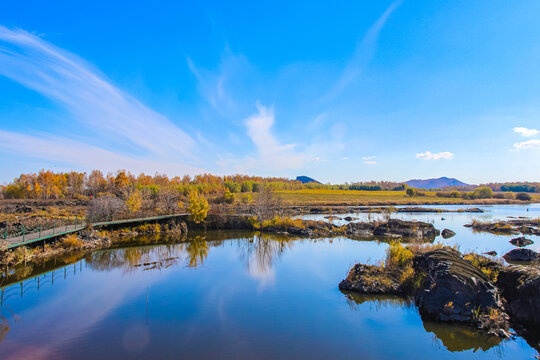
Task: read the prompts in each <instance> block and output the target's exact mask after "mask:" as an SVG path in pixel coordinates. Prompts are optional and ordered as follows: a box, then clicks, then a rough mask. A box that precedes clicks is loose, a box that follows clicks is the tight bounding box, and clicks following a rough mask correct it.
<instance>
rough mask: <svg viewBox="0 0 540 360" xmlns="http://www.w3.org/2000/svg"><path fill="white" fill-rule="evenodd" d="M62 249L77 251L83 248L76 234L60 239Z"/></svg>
mask: <svg viewBox="0 0 540 360" xmlns="http://www.w3.org/2000/svg"><path fill="white" fill-rule="evenodd" d="M62 247H64V248H66V249H79V248H82V247H83V242H82V240H81V239H79V237H78V236H77V235H76V234H69V235H66V236H64V238H63V239H62Z"/></svg>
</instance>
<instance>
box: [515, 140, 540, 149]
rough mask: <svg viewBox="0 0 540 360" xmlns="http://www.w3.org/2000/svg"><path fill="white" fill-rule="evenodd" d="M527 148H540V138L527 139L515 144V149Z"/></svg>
mask: <svg viewBox="0 0 540 360" xmlns="http://www.w3.org/2000/svg"><path fill="white" fill-rule="evenodd" d="M526 149H535V150H536V149H540V140H527V141H523V142H519V143H515V144H514V149H513V150H514V151H519V150H526Z"/></svg>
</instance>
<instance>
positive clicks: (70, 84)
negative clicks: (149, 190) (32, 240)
mask: <svg viewBox="0 0 540 360" xmlns="http://www.w3.org/2000/svg"><path fill="white" fill-rule="evenodd" d="M0 76H5V77H7V78H9V79H11V80H13V81H15V82H17V83H19V84H21V85H23V86H25V87H27V88H29V89H31V90H34V91H36V92H38V93H40V94H41V95H43V96H45V97H47V98H48V99H50V100H51V101H53V102H54V103H56V104H58V105H60V107H61V108H63V109H64V110H65V111H66V112H67V114H68V116H67V117H65V118H66V119H68V120H69V121H70V122H72V123H75V124H77V125H78V126H77V127H78V129H79V130H78V131H79V133H75V134H73V133H72V134H68V135H69V137H70V138H75V137H76V138H78V139H80V140H81V141H80V142H75V141H69V140H68V139H62V141H63V142H62V143H57V144H53V143H52V142H51V138H52V135H45V136H40V137H36V136H26V135H20V134H19V135H18V134H15V133H10V134H9V135H10V139H14V138H17V137H18V139H19V140H20V141H22V142H21V143H20V144H18V148H19V149H20V153H25V154H26V155H27V156H31V157H37V158H44V156H43V155H44V154H48V156H50V157H48V158H47V160H55V161H56V160H59V161H60V160H62V159H63V160H69V161H70V163H72V164H79V165H83V166H86V165H87V164H89V163H93V164H96V165H97V167H99V168H102V167H101V166H99V164H100V163H101V162H107V161H112V159H116V160H119V159H122V160H123V161H126V162H132V163H137V164H139V162H140V161H142V160H140V159H142V158H147V159H149V158H152V159H153V160H156V161H157V163H161V164H165V163H170V164H172V165H173V168H175V169H178V168H187V167H185V166H183V165H181V164H177V163H176V162H177V161H184V160H186V159H191V160H193V159H194V157H193V155H192V154H193V150H194V148H195V146H196V142H195V141H194V140H193V139H192V138H191V136H189V135H188V134H187V133H185V132H184V131H183V130H181V129H180V128H179V127H178V126H176V125H175V124H173V123H172V122H171V121H170V120H169V119H167V118H166V117H164V116H162V115H161V114H158V113H156V112H155V111H153V110H151V109H149V108H148V107H146V106H144V105H143V104H142V103H140V102H139V101H138V100H137V99H135V98H133V97H132V96H130V95H129V94H127V93H125V92H123V91H122V90H120V89H118V88H117V87H115V86H114V85H112V84H111V83H110V82H108V81H107V80H106V79H105V77H104V76H103V75H101V74H100V73H99V72H98V71H96V70H93V69H92V68H91V66H89V65H88V64H86V63H85V62H84V61H83V60H82V59H79V58H78V57H76V56H75V55H73V54H70V53H69V52H67V51H64V50H62V49H59V48H57V47H55V46H54V45H52V44H50V43H48V42H46V41H45V40H43V39H41V38H39V37H37V36H34V35H32V34H30V33H28V32H26V31H23V30H10V29H8V28H6V27H3V26H1V25H0ZM4 135H5V134H4ZM105 139H106V141H105V142H106V143H107V144H108V146H110V147H111V148H116V149H117V151H120V150H121V151H122V153H124V154H137V155H134V156H133V157H130V156H126V155H119V154H116V153H115V152H113V151H109V150H106V149H100V148H99V147H97V146H96V144H97V143H99V142H101V141H103V140H105ZM2 140H3V141H2V142H4V141H5V139H2ZM29 141H31V142H29ZM32 142H33V143H32ZM36 143H42V144H43V145H45V144H47V145H48V146H52V149H49V150H48V149H41V150H40V149H37V148H36V146H34V145H35V144H36ZM1 146H2V147H3V148H4V149H5V148H8V147H10V145H6V144H3V145H1ZM60 148H62V151H65V152H67V153H66V154H62V153H60V152H59V151H56V150H58V149H60ZM24 149H34V150H35V152H31V151H27V150H24ZM81 149H89V150H90V149H91V151H89V153H87V154H82V152H81ZM71 154H79V155H81V156H78V157H76V158H72V156H71ZM105 154H107V155H106V156H108V158H104V157H102V156H104V155H105ZM91 156H95V157H97V158H93V159H92V161H90V157H91ZM68 158H69V159H68ZM147 163H148V164H149V163H150V161H147ZM117 166H118V167H120V168H127V165H126V164H124V163H118V165H117ZM154 171H155V170H154Z"/></svg>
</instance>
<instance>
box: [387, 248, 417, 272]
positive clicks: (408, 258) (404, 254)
mask: <svg viewBox="0 0 540 360" xmlns="http://www.w3.org/2000/svg"><path fill="white" fill-rule="evenodd" d="M413 258H414V254H413V252H412V251H411V250H410V249H409V247H405V246H403V244H401V243H400V242H397V241H394V242H391V243H390V246H389V247H388V249H386V261H385V263H384V264H385V266H386V267H388V268H394V269H397V268H404V267H406V266H407V265H409V264H410V263H411V262H412V259H413Z"/></svg>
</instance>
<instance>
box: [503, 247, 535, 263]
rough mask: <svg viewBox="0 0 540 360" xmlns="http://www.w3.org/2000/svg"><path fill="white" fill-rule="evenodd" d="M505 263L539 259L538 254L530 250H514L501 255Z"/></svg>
mask: <svg viewBox="0 0 540 360" xmlns="http://www.w3.org/2000/svg"><path fill="white" fill-rule="evenodd" d="M503 258H504V260H506V261H523V262H530V261H538V260H539V259H540V256H539V254H538V253H537V252H536V251H533V250H531V249H514V250H511V251H509V252H507V253H506V254H504V255H503Z"/></svg>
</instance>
